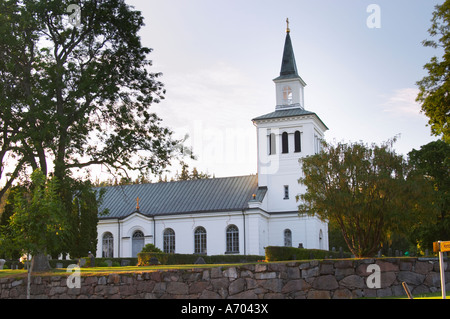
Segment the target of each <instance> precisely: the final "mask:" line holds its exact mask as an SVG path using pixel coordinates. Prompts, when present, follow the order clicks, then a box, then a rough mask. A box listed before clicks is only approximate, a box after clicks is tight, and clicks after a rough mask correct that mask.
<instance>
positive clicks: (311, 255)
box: [265, 246, 350, 262]
mask: <svg viewBox="0 0 450 319" xmlns="http://www.w3.org/2000/svg"><path fill="white" fill-rule="evenodd" d="M265 252H266V261H269V262H270V261H285V260H307V259H325V258H330V257H331V258H339V257H340V256H339V253H338V252H333V251H327V250H321V249H305V248H295V247H282V246H268V247H266V248H265ZM344 256H345V257H346V258H348V257H350V254H348V253H345V254H344Z"/></svg>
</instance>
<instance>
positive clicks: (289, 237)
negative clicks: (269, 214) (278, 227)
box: [284, 229, 292, 247]
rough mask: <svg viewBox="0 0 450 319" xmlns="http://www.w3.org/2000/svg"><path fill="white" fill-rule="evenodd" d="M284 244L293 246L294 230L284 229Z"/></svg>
mask: <svg viewBox="0 0 450 319" xmlns="http://www.w3.org/2000/svg"><path fill="white" fill-rule="evenodd" d="M284 246H285V247H292V232H291V230H290V229H285V230H284Z"/></svg>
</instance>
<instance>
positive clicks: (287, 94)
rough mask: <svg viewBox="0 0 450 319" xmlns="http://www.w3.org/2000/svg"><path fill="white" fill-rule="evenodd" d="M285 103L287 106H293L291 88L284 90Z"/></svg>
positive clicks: (287, 87)
mask: <svg viewBox="0 0 450 319" xmlns="http://www.w3.org/2000/svg"><path fill="white" fill-rule="evenodd" d="M283 102H284V103H285V104H286V105H291V104H292V89H291V88H290V87H289V86H285V87H284V88H283Z"/></svg>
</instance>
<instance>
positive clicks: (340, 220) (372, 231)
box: [297, 141, 427, 257]
mask: <svg viewBox="0 0 450 319" xmlns="http://www.w3.org/2000/svg"><path fill="white" fill-rule="evenodd" d="M391 143H393V141H391ZM391 143H385V144H383V145H381V146H377V145H372V146H371V147H369V146H368V145H365V144H363V143H353V144H344V143H338V144H337V145H331V144H328V143H325V142H324V143H323V150H322V152H321V153H319V154H316V155H313V156H310V157H307V158H305V159H303V163H302V169H303V177H301V178H300V180H299V182H300V183H301V184H303V185H305V186H306V188H307V189H306V192H305V193H304V194H302V195H300V196H298V197H297V200H300V205H299V212H300V214H303V215H309V216H317V217H318V218H320V219H321V220H322V221H326V222H329V223H330V224H331V226H333V227H337V228H339V229H340V230H341V231H342V235H343V237H344V239H345V242H346V243H347V246H348V248H349V249H350V251H351V252H352V253H353V254H354V255H355V256H358V257H368V256H373V255H374V254H375V253H376V252H377V251H378V250H379V248H380V244H381V243H382V242H383V241H384V240H385V239H386V236H387V235H388V233H389V232H396V233H400V232H406V231H407V230H408V228H409V227H410V226H411V225H412V224H413V223H414V221H415V220H417V218H418V214H419V213H420V212H421V211H422V210H424V209H425V207H426V202H422V201H421V199H422V198H423V197H422V196H423V195H424V194H426V191H427V188H426V185H425V184H424V183H423V182H421V179H420V178H419V177H417V176H415V175H414V174H411V171H410V169H409V167H408V165H407V163H406V161H405V160H404V159H403V157H402V156H400V155H397V154H395V152H394V151H393V150H392V149H391V146H392V144H391Z"/></svg>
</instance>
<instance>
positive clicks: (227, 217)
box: [97, 27, 328, 258]
mask: <svg viewBox="0 0 450 319" xmlns="http://www.w3.org/2000/svg"><path fill="white" fill-rule="evenodd" d="M273 81H274V82H275V89H276V107H275V110H274V111H273V112H272V113H269V114H265V115H262V116H258V117H256V118H254V119H253V120H252V121H253V123H254V125H255V127H256V131H257V152H258V156H257V158H258V173H257V175H249V176H238V177H226V178H211V179H203V180H190V181H177V182H167V183H155V184H139V185H126V186H114V187H106V194H105V197H104V201H103V204H102V207H101V208H100V209H101V210H103V209H105V208H108V209H109V212H108V214H107V215H106V216H100V217H99V223H98V227H97V230H98V246H97V257H109V258H113V257H136V256H137V253H138V252H140V251H141V250H142V247H143V246H144V245H146V244H148V243H152V244H154V245H155V246H156V247H158V248H160V249H161V250H163V251H164V252H167V253H180V254H207V255H224V254H240V255H261V256H263V255H264V254H265V251H264V248H265V247H266V246H292V247H299V246H302V247H304V248H315V249H325V250H328V225H327V224H326V223H324V222H321V221H320V220H319V219H318V218H315V217H300V216H299V214H298V203H297V201H296V195H298V194H301V193H304V192H305V188H304V186H302V185H299V183H298V179H299V178H300V176H301V174H302V173H301V165H300V163H299V160H300V159H301V158H303V157H305V156H308V155H312V154H315V153H317V152H319V149H320V140H321V139H323V138H324V133H325V131H326V130H327V129H328V128H327V127H326V125H325V124H324V123H323V122H322V121H321V119H320V118H319V117H318V116H317V115H316V114H315V113H313V112H310V111H307V110H305V105H304V88H305V86H306V83H305V82H304V81H303V80H302V78H301V77H300V76H299V75H298V72H297V66H296V62H295V57H294V51H293V47H292V42H291V37H290V30H289V27H288V29H287V32H286V41H285V46H284V52H283V60H282V65H281V72H280V76H278V77H277V78H276V79H274V80H273Z"/></svg>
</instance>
